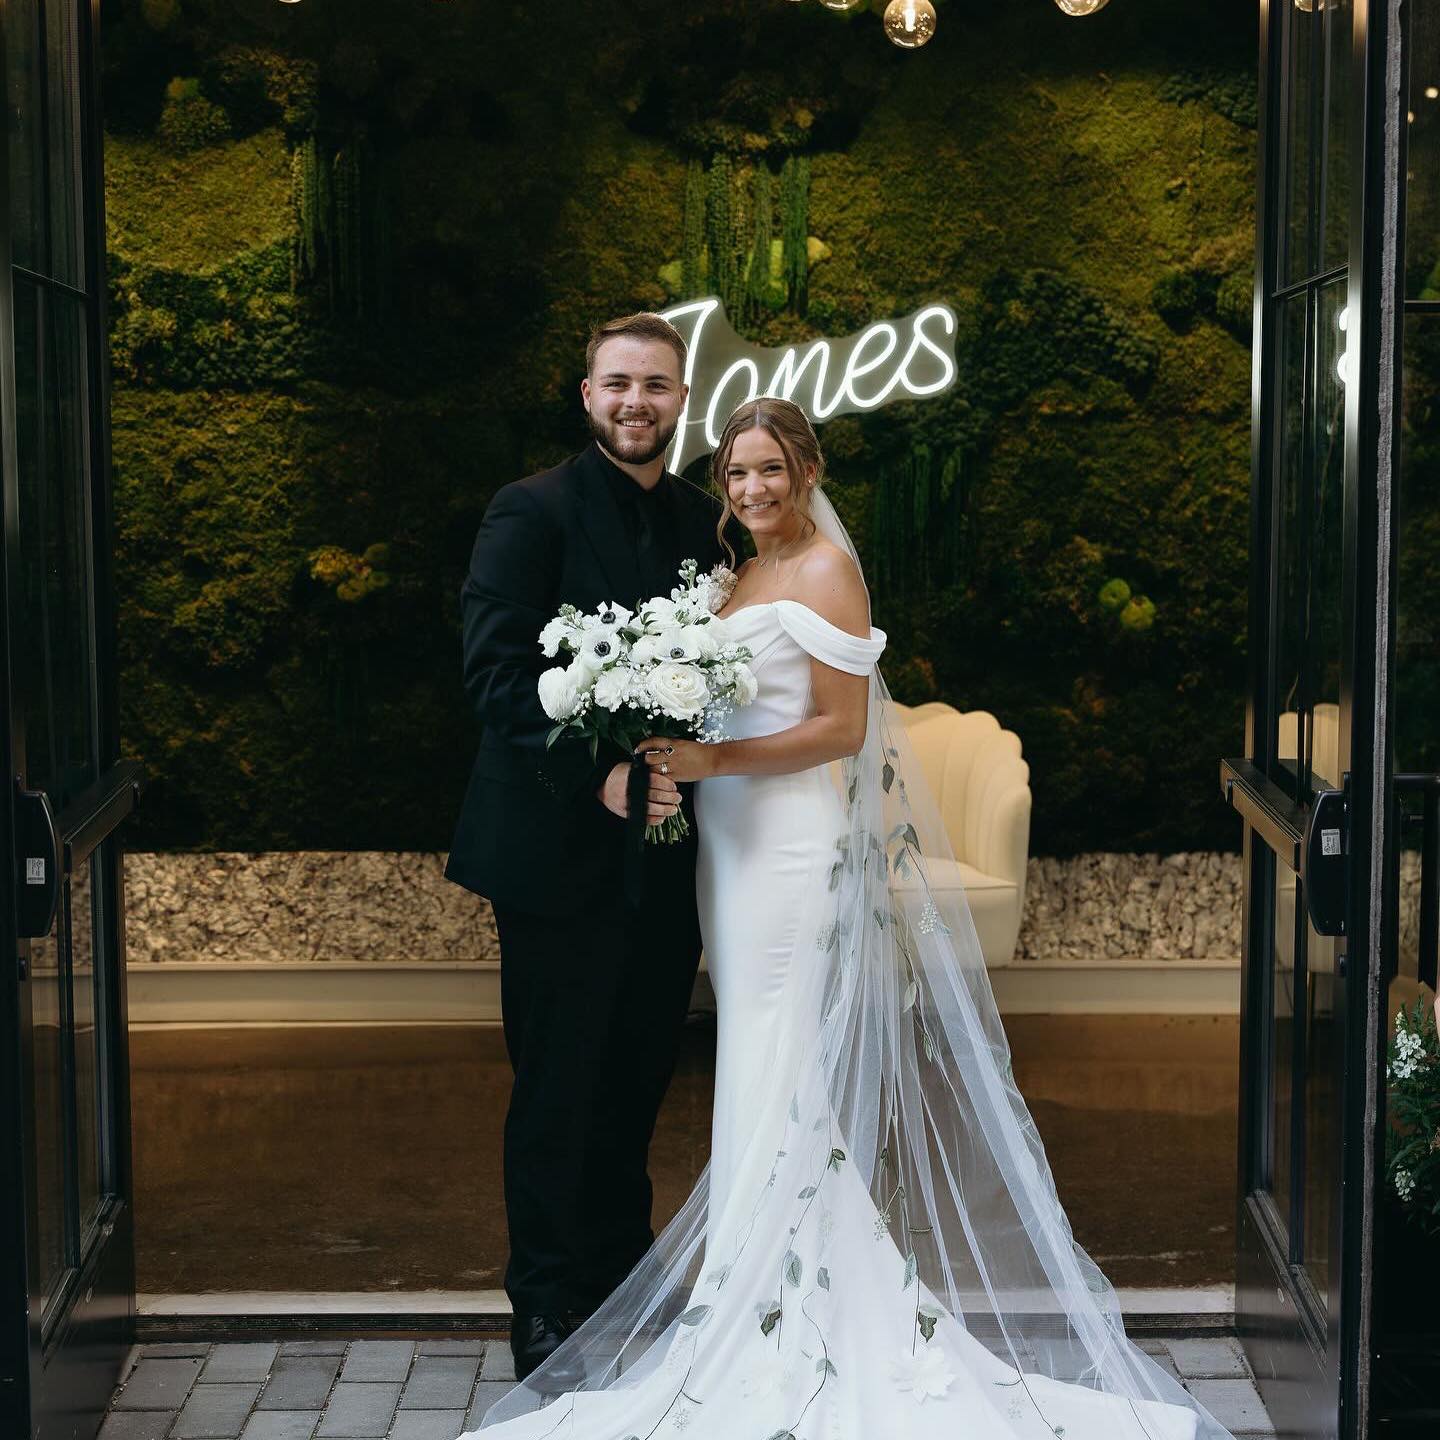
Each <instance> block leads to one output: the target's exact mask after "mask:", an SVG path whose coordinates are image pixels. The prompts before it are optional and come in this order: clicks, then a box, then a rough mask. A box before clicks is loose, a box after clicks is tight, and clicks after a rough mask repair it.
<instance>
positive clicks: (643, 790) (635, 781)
mask: <svg viewBox="0 0 1440 1440" xmlns="http://www.w3.org/2000/svg"><path fill="white" fill-rule="evenodd" d="M649 810H650V762H649V761H648V760H646V758H645V753H644V752H643V751H641V752H639V753H638V754H634V755H631V757H630V775H629V778H628V779H627V780H626V782H625V899H626V900H627V901H628V902H629V903H630V905H631V907H632V908H634V907H637V906H638V905H639V904H640V901H641V900H642V899H643V898H644V896H645V817H646V815H647V814H648V813H649Z"/></svg>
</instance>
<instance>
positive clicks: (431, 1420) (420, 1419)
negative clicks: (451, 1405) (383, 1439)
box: [390, 1410, 465, 1440]
mask: <svg viewBox="0 0 1440 1440" xmlns="http://www.w3.org/2000/svg"><path fill="white" fill-rule="evenodd" d="M464 1429H465V1412H464V1411H463V1410H402V1411H401V1412H400V1413H399V1414H398V1415H397V1416H396V1417H395V1426H394V1429H392V1430H391V1431H390V1440H456V1436H458V1435H459V1434H460V1433H461V1431H463V1430H464Z"/></svg>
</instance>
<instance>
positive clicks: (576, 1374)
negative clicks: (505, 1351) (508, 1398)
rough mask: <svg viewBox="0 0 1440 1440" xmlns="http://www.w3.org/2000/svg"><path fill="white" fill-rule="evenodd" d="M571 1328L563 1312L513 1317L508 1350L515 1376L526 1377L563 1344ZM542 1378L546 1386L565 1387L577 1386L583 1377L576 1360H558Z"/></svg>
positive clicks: (571, 1330) (547, 1387) (583, 1373)
mask: <svg viewBox="0 0 1440 1440" xmlns="http://www.w3.org/2000/svg"><path fill="white" fill-rule="evenodd" d="M574 1328H575V1327H574V1326H573V1325H571V1324H570V1322H569V1321H568V1320H567V1319H566V1318H565V1317H564V1316H563V1315H525V1314H516V1315H514V1316H512V1317H511V1320H510V1353H511V1354H512V1355H514V1357H515V1378H516V1379H517V1380H524V1379H526V1378H528V1377H529V1376H530V1375H531V1374H532V1373H533V1372H534V1371H535V1370H537V1369H538V1368H539V1367H540V1366H541V1365H543V1364H544V1363H545V1361H546V1360H548V1359H549V1358H550V1357H551V1356H552V1355H553V1354H554V1353H555V1352H556V1351H557V1350H558V1349H559V1348H560V1347H561V1345H563V1344H564V1343H565V1341H566V1340H567V1339H568V1338H569V1337H570V1335H571V1333H572V1332H573V1330H574ZM545 1378H546V1382H547V1383H546V1386H545V1388H546V1389H552V1388H553V1389H559V1390H565V1389H569V1388H571V1387H572V1386H575V1385H578V1384H579V1383H580V1381H581V1380H583V1379H584V1378H585V1372H584V1370H583V1369H582V1368H581V1367H580V1365H579V1363H578V1361H576V1362H574V1363H570V1364H563V1363H558V1362H557V1364H556V1365H554V1366H552V1367H551V1370H550V1372H549V1373H547V1375H546V1377H545Z"/></svg>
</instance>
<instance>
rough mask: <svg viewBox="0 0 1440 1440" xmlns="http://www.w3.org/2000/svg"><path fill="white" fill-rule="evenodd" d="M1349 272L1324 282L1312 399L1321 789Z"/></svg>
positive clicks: (1311, 620) (1338, 622) (1313, 617)
mask: <svg viewBox="0 0 1440 1440" xmlns="http://www.w3.org/2000/svg"><path fill="white" fill-rule="evenodd" d="M1347 284H1348V282H1347V281H1346V280H1344V279H1341V280H1337V281H1334V282H1333V283H1331V284H1329V285H1326V286H1325V287H1324V288H1323V289H1321V290H1320V291H1319V292H1318V293H1317V294H1316V297H1315V306H1316V323H1315V382H1314V387H1315V388H1314V403H1313V404H1312V406H1311V410H1310V413H1311V416H1312V432H1313V433H1312V437H1311V443H1312V447H1313V461H1312V467H1311V468H1312V474H1313V476H1314V481H1313V483H1314V488H1315V494H1314V498H1313V500H1312V501H1311V515H1312V517H1313V519H1312V525H1313V531H1312V539H1311V543H1310V546H1309V549H1310V554H1311V567H1312V571H1311V581H1310V597H1309V604H1308V606H1307V611H1306V613H1307V616H1308V628H1309V629H1310V631H1311V633H1310V634H1309V635H1308V636H1307V642H1306V645H1305V653H1306V658H1307V660H1308V661H1309V662H1310V666H1311V670H1310V681H1309V683H1308V684H1307V686H1306V689H1307V690H1308V691H1309V693H1310V696H1311V699H1312V702H1313V711H1312V716H1313V729H1312V732H1311V733H1312V737H1313V745H1312V749H1311V753H1310V768H1311V772H1312V784H1313V785H1314V787H1315V788H1316V789H1324V788H1326V787H1327V786H1328V787H1329V788H1331V789H1335V788H1338V786H1339V784H1340V771H1341V768H1342V765H1341V756H1340V753H1339V750H1340V651H1341V641H1342V638H1343V635H1342V623H1343V617H1344V611H1343V606H1342V594H1341V586H1342V584H1343V583H1344V576H1343V570H1344V565H1343V562H1344V547H1345V379H1344V375H1345V366H1346V364H1347V356H1346V351H1345V332H1346V327H1347V323H1348V317H1347V314H1346V310H1345V299H1346V287H1347Z"/></svg>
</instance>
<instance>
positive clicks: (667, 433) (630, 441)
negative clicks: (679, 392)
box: [585, 410, 680, 465]
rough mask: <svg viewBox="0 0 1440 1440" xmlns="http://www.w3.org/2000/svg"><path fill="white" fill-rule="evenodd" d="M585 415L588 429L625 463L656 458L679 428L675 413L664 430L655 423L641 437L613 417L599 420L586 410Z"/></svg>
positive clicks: (630, 463) (637, 463)
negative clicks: (652, 427) (653, 427)
mask: <svg viewBox="0 0 1440 1440" xmlns="http://www.w3.org/2000/svg"><path fill="white" fill-rule="evenodd" d="M585 419H586V421H587V422H588V423H589V425H590V433H591V434H592V435H593V436H594V437H595V438H596V439H597V440H598V441H599V442H600V443H601V444H602V445H603V446H604V447H605V448H606V449H607V450H608V451H609V452H610V453H611V454H612V455H613V456H614V457H615V458H616V459H617V460H623V461H624V462H625V463H626V464H627V465H648V464H649V463H650V462H651V461H652V460H655V459H658V458H659V457H660V456H661V455H663V454H664V453H665V452H666V451H667V450H668V449H669V448H670V442H671V441H672V440H673V439H674V438H675V432H676V430H678V429H679V428H680V418H679V416H676V418H675V419H674V420H672V421H671V422H670V428H669V429H668V430H667V429H666V428H665V427H664V426H663V425H659V424H658V423H657V425H656V428H655V429H653V430H650V431H647V432H646V433H645V435H644V436H643V437H642V436H637V435H636V434H635V433H634V432H633V431H630V430H627V429H626V428H625V427H624V426H623V425H621V424H619V423H618V422H617V421H613V420H603V419H601V418H600V417H599V416H598V415H596V414H594V413H593V412H591V411H588V410H587V411H586V412H585Z"/></svg>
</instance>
